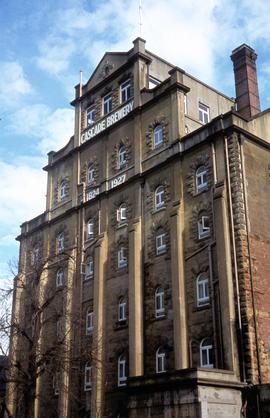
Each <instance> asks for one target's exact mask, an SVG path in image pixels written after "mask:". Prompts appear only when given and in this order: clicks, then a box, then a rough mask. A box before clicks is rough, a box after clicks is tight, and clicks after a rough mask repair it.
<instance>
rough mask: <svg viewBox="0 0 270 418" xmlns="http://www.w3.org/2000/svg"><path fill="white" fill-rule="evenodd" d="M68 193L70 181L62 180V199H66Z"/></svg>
mask: <svg viewBox="0 0 270 418" xmlns="http://www.w3.org/2000/svg"><path fill="white" fill-rule="evenodd" d="M67 195H68V182H67V180H62V181H61V184H60V199H61V200H64V199H65V198H66V197H67Z"/></svg>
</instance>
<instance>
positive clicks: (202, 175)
mask: <svg viewBox="0 0 270 418" xmlns="http://www.w3.org/2000/svg"><path fill="white" fill-rule="evenodd" d="M207 185H208V182H207V169H206V167H205V166H204V165H200V167H198V168H197V171H196V190H197V192H201V191H202V190H204V189H205V188H206V187H207Z"/></svg>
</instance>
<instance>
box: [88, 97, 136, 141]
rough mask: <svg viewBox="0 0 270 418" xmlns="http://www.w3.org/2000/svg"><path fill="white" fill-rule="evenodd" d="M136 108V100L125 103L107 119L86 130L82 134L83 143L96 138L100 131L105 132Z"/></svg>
mask: <svg viewBox="0 0 270 418" xmlns="http://www.w3.org/2000/svg"><path fill="white" fill-rule="evenodd" d="M133 108H134V100H132V101H131V102H129V103H127V104H125V105H124V106H122V107H120V109H118V110H116V111H115V112H113V113H112V114H110V115H109V116H107V117H106V118H105V119H103V120H101V121H100V122H97V123H95V124H94V125H92V126H91V127H89V128H88V129H87V130H86V131H84V132H83V133H82V135H81V143H82V144H83V143H84V142H86V141H88V140H89V139H92V138H94V137H95V136H96V135H98V134H99V133H100V132H103V131H104V130H105V129H107V128H109V127H110V126H112V125H113V124H114V123H115V122H118V121H119V120H121V119H123V118H124V117H125V116H127V115H128V114H129V113H130V112H131V111H132V110H133Z"/></svg>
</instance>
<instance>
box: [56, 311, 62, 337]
mask: <svg viewBox="0 0 270 418" xmlns="http://www.w3.org/2000/svg"><path fill="white" fill-rule="evenodd" d="M56 336H57V340H58V341H60V340H62V339H63V338H64V322H63V317H60V318H59V319H58V320H57V321H56Z"/></svg>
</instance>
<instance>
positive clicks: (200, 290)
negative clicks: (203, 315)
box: [197, 274, 209, 306]
mask: <svg viewBox="0 0 270 418" xmlns="http://www.w3.org/2000/svg"><path fill="white" fill-rule="evenodd" d="M208 303H209V280H208V276H206V274H200V275H199V277H198V278H197V306H204V305H208Z"/></svg>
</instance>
